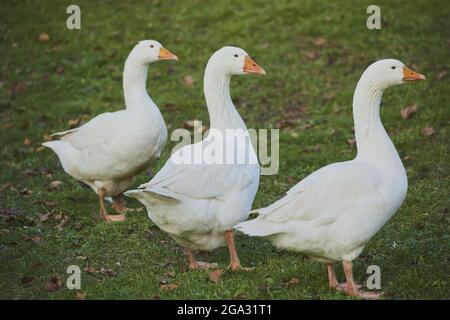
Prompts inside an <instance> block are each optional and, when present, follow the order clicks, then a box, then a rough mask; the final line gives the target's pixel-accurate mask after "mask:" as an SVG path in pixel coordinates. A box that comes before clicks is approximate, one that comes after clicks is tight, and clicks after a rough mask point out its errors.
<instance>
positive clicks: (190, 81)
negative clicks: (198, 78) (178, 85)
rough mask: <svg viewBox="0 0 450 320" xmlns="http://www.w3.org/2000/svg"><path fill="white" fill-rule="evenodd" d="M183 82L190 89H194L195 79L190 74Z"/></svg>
mask: <svg viewBox="0 0 450 320" xmlns="http://www.w3.org/2000/svg"><path fill="white" fill-rule="evenodd" d="M183 82H184V84H185V85H187V86H188V87H192V86H193V85H194V79H193V78H192V76H191V75H190V74H188V75H187V76H184V78H183Z"/></svg>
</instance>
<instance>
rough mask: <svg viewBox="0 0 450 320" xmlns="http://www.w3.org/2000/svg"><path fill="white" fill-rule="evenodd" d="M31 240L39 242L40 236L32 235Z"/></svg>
mask: <svg viewBox="0 0 450 320" xmlns="http://www.w3.org/2000/svg"><path fill="white" fill-rule="evenodd" d="M31 241H33V242H34V243H36V244H38V243H39V242H41V237H39V236H33V237H31Z"/></svg>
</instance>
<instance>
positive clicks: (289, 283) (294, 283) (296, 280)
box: [283, 277, 300, 288]
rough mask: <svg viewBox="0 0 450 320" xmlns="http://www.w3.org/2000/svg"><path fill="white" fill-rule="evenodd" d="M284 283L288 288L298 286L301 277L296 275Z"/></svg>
mask: <svg viewBox="0 0 450 320" xmlns="http://www.w3.org/2000/svg"><path fill="white" fill-rule="evenodd" d="M283 284H284V285H285V286H286V287H287V288H293V287H296V286H298V285H299V284H300V279H299V278H296V277H294V278H292V279H291V280H289V281H286V282H284V283H283Z"/></svg>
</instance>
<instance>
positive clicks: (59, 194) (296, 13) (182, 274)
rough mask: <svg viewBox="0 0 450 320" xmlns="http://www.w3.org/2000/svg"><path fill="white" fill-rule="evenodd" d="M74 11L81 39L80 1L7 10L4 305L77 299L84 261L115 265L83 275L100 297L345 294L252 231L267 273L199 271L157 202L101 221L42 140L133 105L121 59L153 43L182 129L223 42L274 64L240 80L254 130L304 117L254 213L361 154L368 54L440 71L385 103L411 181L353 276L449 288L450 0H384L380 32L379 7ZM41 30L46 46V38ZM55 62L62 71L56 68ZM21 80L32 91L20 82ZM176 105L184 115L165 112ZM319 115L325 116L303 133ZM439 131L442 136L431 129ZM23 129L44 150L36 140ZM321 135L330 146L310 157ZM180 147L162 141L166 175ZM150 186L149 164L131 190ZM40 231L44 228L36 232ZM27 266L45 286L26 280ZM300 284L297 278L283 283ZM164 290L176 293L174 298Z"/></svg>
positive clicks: (249, 260) (425, 290) (244, 249)
mask: <svg viewBox="0 0 450 320" xmlns="http://www.w3.org/2000/svg"><path fill="white" fill-rule="evenodd" d="M76 3H77V4H79V5H80V7H81V11H82V29H81V30H80V31H69V30H67V29H66V27H65V19H66V17H67V15H66V13H65V10H66V7H67V6H68V5H69V4H70V2H68V1H39V2H38V1H8V2H5V3H3V4H2V10H1V13H0V21H1V22H0V34H1V43H2V44H1V46H0V56H1V57H2V58H1V70H0V81H1V84H0V148H1V149H0V165H1V171H0V188H1V187H2V186H5V185H6V184H7V183H10V184H11V186H13V187H14V188H11V187H6V188H4V189H3V190H2V191H1V192H0V208H1V210H2V211H1V212H2V214H1V215H0V265H1V267H0V298H3V299H38V298H45V299H73V298H75V295H76V292H75V291H71V290H68V289H66V288H65V285H64V283H65V280H66V278H67V275H66V273H65V272H66V268H67V266H69V265H71V264H76V265H79V266H80V267H81V268H82V269H84V268H85V267H87V266H92V267H94V268H96V269H97V270H99V269H100V268H102V267H103V268H105V269H112V270H114V272H116V273H117V276H116V277H111V276H108V275H103V274H101V273H86V272H83V274H82V290H81V291H82V292H83V293H86V294H87V298H88V299H107V298H111V299H152V298H163V299H166V298H172V299H193V298H207V299H222V298H225V299H229V298H256V299H266V298H269V299H279V298H287V299H348V297H346V296H344V295H342V294H340V293H337V292H334V291H330V290H329V289H328V287H327V281H326V269H325V268H324V266H322V265H320V264H318V263H315V262H312V261H310V260H308V259H306V258H304V257H302V256H301V255H299V254H296V253H291V252H283V251H277V250H276V249H274V248H273V247H272V246H271V244H270V243H269V242H267V241H264V240H261V239H255V238H248V237H245V236H242V235H240V236H238V238H237V243H238V251H239V254H240V257H241V261H242V263H243V264H244V265H246V266H253V267H255V270H254V271H253V272H237V273H231V272H229V271H226V272H225V273H224V275H223V277H222V279H221V281H220V282H219V283H212V282H210V281H209V277H208V273H207V272H205V271H189V270H187V261H186V260H187V259H186V256H185V255H184V252H183V250H182V249H181V248H180V247H179V246H178V245H177V244H176V243H175V242H174V241H173V240H171V239H170V238H169V237H168V236H167V235H166V234H163V233H162V232H160V231H159V230H158V228H157V227H156V226H154V225H153V224H152V222H151V221H150V220H149V219H148V218H147V216H146V214H144V213H143V212H140V213H131V214H129V215H128V217H129V219H128V220H127V221H126V222H124V223H121V224H104V223H102V222H97V221H95V220H94V219H93V216H94V215H95V214H96V213H97V200H96V196H95V194H94V193H93V192H92V191H91V190H88V189H83V188H81V187H80V186H79V185H78V183H77V182H76V181H74V180H73V179H71V178H70V177H69V176H67V175H65V174H64V172H63V170H62V169H61V167H60V166H59V164H58V162H57V158H56V156H55V154H53V153H52V152H50V151H48V150H40V149H39V148H38V147H39V145H40V143H41V142H42V141H44V139H45V136H44V135H45V134H49V133H52V132H56V131H59V130H64V129H67V128H68V121H69V120H70V119H76V118H79V117H80V116H81V115H84V116H83V117H85V118H87V119H89V118H92V117H93V116H95V115H97V114H99V113H102V112H105V111H110V110H119V109H121V108H123V96H122V84H121V76H122V75H121V72H122V68H123V63H124V61H125V58H126V56H127V54H128V53H129V51H130V49H131V48H132V46H133V45H134V44H135V43H136V42H137V41H138V40H142V39H148V38H153V39H156V40H159V41H160V42H162V43H163V44H164V45H165V46H166V47H167V48H168V49H169V50H171V51H172V52H174V53H176V54H177V55H178V56H179V58H180V60H179V61H178V62H176V63H172V62H167V63H158V64H154V65H152V66H151V67H150V71H149V80H148V88H149V92H150V95H151V96H152V97H153V99H154V100H155V102H156V103H157V104H158V105H159V106H160V108H161V111H162V113H163V116H164V119H165V121H166V123H167V125H168V126H169V127H170V129H169V131H172V130H173V129H175V128H179V127H182V126H183V121H185V120H191V119H195V118H198V119H201V120H203V121H204V122H205V123H207V122H208V114H207V110H206V107H205V102H204V97H203V92H202V78H203V70H204V66H205V64H206V61H207V59H208V58H209V56H210V55H211V54H212V53H213V52H214V51H215V50H217V49H218V48H220V47H222V46H223V45H237V46H240V47H242V48H244V49H245V50H246V51H247V52H249V54H250V55H251V56H252V57H253V58H254V59H255V60H256V61H257V62H258V63H259V64H260V65H261V66H262V67H264V68H265V69H266V71H267V72H268V75H267V76H265V77H250V76H249V77H236V78H234V79H233V80H232V85H231V86H232V96H233V97H234V100H235V103H236V106H237V108H238V110H239V112H240V113H241V115H242V117H243V118H244V120H245V121H246V123H247V125H248V127H250V128H256V129H258V128H274V127H275V125H276V123H280V121H283V120H286V119H290V120H293V124H292V125H291V127H284V128H282V129H281V131H280V171H279V173H278V174H277V175H274V176H263V177H262V178H261V183H260V187H259V192H258V194H257V197H256V199H255V202H254V204H253V206H254V207H260V206H264V205H268V204H270V203H271V202H272V201H274V200H275V199H277V198H279V197H280V196H281V195H282V194H283V193H284V192H285V191H287V190H288V188H289V187H291V186H292V185H293V184H294V183H295V182H296V181H299V180H300V179H302V178H304V177H305V176H306V175H307V174H309V173H310V172H312V171H313V170H316V169H318V168H320V167H322V166H324V165H325V164H328V163H331V162H336V161H342V160H347V159H351V158H352V157H354V155H355V148H354V147H352V146H349V145H348V144H347V142H346V139H348V138H353V133H352V125H353V123H352V117H351V99H352V94H353V89H354V87H355V84H356V81H357V80H358V78H359V76H360V74H361V73H362V71H363V69H364V68H365V67H366V66H367V65H368V64H370V63H371V62H373V61H375V60H377V59H381V58H387V57H392V58H398V59H400V60H402V61H403V62H404V63H405V64H407V65H409V66H411V67H412V68H413V69H416V70H417V71H418V72H421V73H424V74H425V75H426V76H427V81H425V82H423V83H412V84H408V85H404V86H401V87H396V88H391V89H389V90H388V91H387V92H386V93H385V95H384V97H383V108H382V110H381V113H382V118H383V122H384V125H385V127H386V128H387V130H388V132H389V134H390V136H391V137H392V139H393V141H394V143H395V145H396V147H397V149H398V151H399V153H400V155H401V157H402V158H405V157H406V159H407V160H405V161H404V164H405V166H406V169H407V173H408V178H409V191H408V195H407V198H406V201H405V203H404V204H403V206H402V207H401V208H400V210H399V211H398V213H397V214H396V215H395V216H394V217H393V218H392V219H391V220H390V221H389V222H388V223H387V224H386V226H385V227H384V228H383V229H382V230H381V231H380V232H379V233H378V234H377V235H376V236H375V237H374V238H373V239H372V240H371V241H370V243H369V245H368V246H367V247H366V249H365V250H364V252H363V254H362V255H361V257H359V259H358V260H356V261H355V276H356V279H357V280H358V281H360V282H363V283H364V282H365V279H366V277H367V275H366V274H365V271H366V268H367V266H369V265H371V264H376V265H379V266H380V268H381V271H382V289H383V290H384V292H385V298H386V299H408V298H413V299H430V298H438V299H448V298H450V292H449V289H448V288H449V285H450V282H449V278H448V275H449V273H450V236H449V234H450V233H449V231H450V213H449V208H450V203H449V199H450V197H449V196H450V194H449V173H450V168H449V156H448V155H449V124H450V109H449V104H450V96H449V95H448V93H449V85H450V75H447V76H445V77H443V78H442V79H441V80H437V77H438V75H439V74H440V73H441V72H443V71H447V72H449V73H450V70H449V69H450V62H449V58H450V57H449V49H450V48H449V46H450V20H449V19H448V16H449V13H450V5H449V3H448V2H445V1H437V0H435V1H408V2H403V1H378V2H377V4H378V5H380V7H381V10H382V30H368V29H367V28H366V26H365V20H366V18H367V17H368V15H367V14H366V13H365V11H366V8H367V6H368V5H370V4H372V2H371V1H336V2H331V1H307V0H305V1H276V2H273V3H271V4H269V2H267V1H231V2H230V1H200V0H198V1H169V0H166V1H160V0H159V1H147V2H144V1H131V0H129V1H120V2H119V1H117V2H113V1H102V2H101V4H93V2H92V1H86V0H83V1H82V0H79V1H77V2H76ZM42 32H47V33H48V34H49V35H50V41H48V42H40V41H39V40H38V35H39V34H40V33H42ZM318 38H323V39H324V40H325V42H324V43H323V44H321V43H320V42H323V41H317V39H318ZM58 67H59V68H63V69H64V73H63V74H62V75H58V74H56V70H57V69H58ZM186 75H192V77H193V79H194V80H195V84H194V86H192V87H187V86H185V85H184V83H183V77H184V76H186ZM17 84H19V85H17ZM21 86H25V88H24V89H23V90H20V87H21ZM14 87H15V88H16V91H19V92H16V93H13V92H11V88H14ZM17 89H19V90H17ZM13 91H14V90H13ZM169 103H170V104H173V105H175V106H176V110H171V109H169V108H167V107H165V105H167V104H169ZM412 103H416V104H417V106H418V112H417V113H416V114H414V115H413V116H412V117H411V118H410V119H407V120H405V119H403V118H402V117H401V116H400V109H401V108H403V107H405V106H407V105H410V104H412ZM300 106H304V107H306V108H307V109H306V112H299V111H298V108H299V107H300ZM307 124H312V125H313V126H312V127H311V128H309V129H305V125H307ZM425 127H433V128H434V129H435V134H434V135H432V136H430V137H425V136H423V135H422V134H421V130H422V129H423V128H425ZM330 133H332V134H330ZM26 138H27V139H29V140H30V142H31V144H28V145H27V144H24V140H25V139H26ZM317 144H319V145H320V150H319V151H311V150H312V149H313V147H314V146H316V145H317ZM172 146H173V143H169V144H168V145H167V146H166V148H165V152H164V154H163V156H162V158H161V159H160V161H159V162H158V163H157V166H156V168H155V171H156V170H157V169H158V168H160V167H161V166H162V165H163V163H164V161H165V160H166V159H167V158H168V156H169V153H170V149H171V147H172ZM36 168H48V170H49V171H50V172H51V177H50V176H46V175H34V176H33V175H31V176H30V175H29V174H26V171H25V170H34V169H36ZM54 180H61V181H62V182H63V185H62V189H61V190H57V191H48V186H49V184H50V183H51V182H52V181H54ZM147 180H148V176H146V175H145V174H141V175H140V176H138V177H137V178H136V179H135V181H134V186H136V185H138V184H139V183H141V182H144V181H147ZM0 190H1V189H0ZM26 190H28V192H27V191H26ZM30 192H32V193H31V194H30ZM27 193H28V194H27ZM127 201H128V204H129V205H131V206H138V205H139V204H138V203H137V202H134V201H132V200H130V199H129V200H127ZM48 202H54V203H55V204H54V205H53V206H51V205H52V203H48ZM12 208H14V210H15V211H14V212H15V213H16V215H14V218H9V219H8V218H7V217H8V215H7V214H6V213H5V212H7V209H12ZM47 212H50V213H52V216H51V217H50V219H49V220H48V221H46V222H43V223H35V222H36V218H37V217H39V215H41V214H44V213H47ZM60 214H63V215H64V216H67V217H68V218H69V220H68V221H67V223H66V224H65V225H64V226H63V227H62V228H58V227H57V226H58V224H59V223H60V221H58V220H57V218H58V217H59V216H58V215H60ZM26 236H29V237H32V236H39V237H40V242H39V243H38V244H35V243H34V242H33V241H26V240H24V237H26ZM25 239H26V238H25ZM394 243H395V244H396V245H395V246H394ZM80 256H81V257H86V259H85V260H82V259H80V258H77V257H80ZM200 258H202V259H204V260H208V261H217V262H218V263H219V264H220V266H221V267H222V268H226V265H227V263H228V253H227V250H226V248H222V249H220V250H217V251H214V252H211V253H201V254H200ZM338 270H339V276H340V277H341V278H342V270H341V268H339V269H338ZM56 274H60V275H61V277H62V281H63V286H62V287H61V288H59V290H56V291H55V292H49V291H48V290H46V289H45V288H44V284H45V283H46V281H47V280H48V279H49V278H50V277H52V276H54V275H56ZM25 276H32V277H34V281H32V282H31V284H29V285H23V284H22V283H21V279H22V278H23V277H25ZM293 277H298V278H299V279H300V283H299V284H298V285H296V286H287V285H286V282H288V281H289V280H290V279H292V278H293ZM161 283H173V284H177V285H178V288H177V289H175V290H172V291H164V290H162V289H161V288H160V284H161Z"/></svg>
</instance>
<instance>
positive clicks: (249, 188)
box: [125, 47, 265, 270]
mask: <svg viewBox="0 0 450 320" xmlns="http://www.w3.org/2000/svg"><path fill="white" fill-rule="evenodd" d="M248 73H256V74H265V71H264V70H263V69H262V68H261V67H260V66H258V65H257V64H256V63H255V62H254V61H253V60H252V59H251V58H250V57H249V56H248V54H247V53H246V52H245V51H244V50H242V49H240V48H236V47H224V48H222V49H220V50H218V51H217V52H215V53H214V54H213V55H212V56H211V58H210V59H209V61H208V64H207V66H206V70H205V78H204V93H205V98H206V104H207V106H208V111H209V116H210V127H211V128H210V131H209V134H208V136H207V137H206V138H205V139H204V140H203V141H201V142H198V143H196V144H193V145H188V146H185V147H183V148H181V149H179V150H178V151H177V152H175V153H173V154H172V156H171V157H170V159H169V160H168V161H167V162H166V164H165V165H164V167H163V168H162V169H161V170H160V171H159V172H158V173H157V174H156V176H155V177H154V178H153V179H152V180H151V181H150V182H148V183H146V184H143V185H141V186H140V188H144V189H140V190H130V191H127V192H126V193H125V194H126V195H127V196H130V197H134V198H136V199H138V200H139V201H140V202H142V203H143V204H144V205H145V206H146V208H147V211H148V215H149V218H150V219H151V220H153V222H154V223H155V224H156V225H157V226H158V227H159V228H161V229H162V230H163V231H165V232H167V233H168V234H169V235H170V236H171V237H172V238H174V239H175V240H176V241H177V242H178V243H179V244H181V245H182V246H184V247H185V248H186V250H187V253H188V257H189V262H190V267H191V268H193V269H196V268H208V267H211V266H213V265H214V264H209V263H206V262H199V261H197V260H196V259H195V257H194V254H193V253H192V250H213V249H216V248H218V247H220V246H222V245H223V243H224V240H225V239H226V242H227V245H228V249H229V252H230V265H229V268H230V269H231V270H237V269H238V268H240V262H239V257H238V255H237V253H236V249H235V246H234V234H233V231H232V228H233V226H234V225H235V224H236V223H238V222H241V221H244V220H245V219H247V217H248V213H249V211H250V209H251V205H252V202H253V199H254V197H255V195H256V191H257V189H258V185H259V164H258V161H257V157H256V153H255V151H254V149H253V147H252V145H251V143H250V141H249V135H248V132H247V128H246V126H245V124H244V121H243V120H242V118H241V117H240V115H239V113H238V112H237V110H236V108H235V107H234V105H233V102H232V100H231V97H230V88H229V85H230V79H231V76H232V75H243V74H248ZM227 133H235V134H237V136H238V139H236V140H237V141H236V143H233V142H232V141H231V139H226V134H227ZM207 150H210V151H211V150H215V152H218V153H216V154H215V155H216V156H217V155H218V154H221V152H222V151H223V152H224V153H223V157H220V156H219V157H218V158H215V159H213V158H214V156H213V158H209V156H210V155H211V154H214V152H212V153H211V154H208V151H207ZM233 150H235V151H236V154H240V155H247V156H248V158H247V159H246V160H245V161H244V162H241V163H239V162H235V161H231V162H226V161H223V160H225V157H226V155H230V154H232V153H233ZM239 152H241V153H239ZM192 160H193V161H192Z"/></svg>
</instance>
